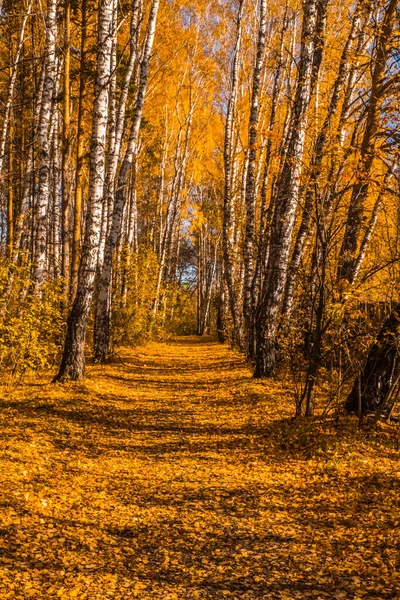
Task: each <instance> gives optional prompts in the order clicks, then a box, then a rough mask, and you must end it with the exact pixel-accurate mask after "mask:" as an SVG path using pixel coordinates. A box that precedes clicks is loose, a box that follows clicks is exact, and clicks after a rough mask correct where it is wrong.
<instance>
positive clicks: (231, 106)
mask: <svg viewBox="0 0 400 600" xmlns="http://www.w3.org/2000/svg"><path fill="white" fill-rule="evenodd" d="M243 10H244V0H240V1H239V7H238V15H237V20H236V40H235V48H234V53H233V63H232V70H231V81H230V90H229V99H228V106H227V113H226V121H225V139H224V176H225V186H224V215H223V235H222V247H223V258H224V275H225V279H226V285H227V289H228V299H229V307H230V310H231V315H232V321H233V327H234V338H235V339H234V341H235V342H236V343H237V344H238V346H239V347H243V340H242V314H241V313H242V311H241V309H240V306H239V298H238V294H237V291H236V289H235V277H234V256H233V253H234V248H233V243H232V241H233V240H232V238H233V233H234V221H235V217H234V204H233V186H232V181H233V177H234V173H235V160H234V156H233V147H234V137H235V134H234V124H235V108H236V103H237V96H238V87H239V69H240V53H241V47H242V26H243V25H242V20H243Z"/></svg>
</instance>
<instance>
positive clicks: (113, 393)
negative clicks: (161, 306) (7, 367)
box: [0, 338, 400, 600]
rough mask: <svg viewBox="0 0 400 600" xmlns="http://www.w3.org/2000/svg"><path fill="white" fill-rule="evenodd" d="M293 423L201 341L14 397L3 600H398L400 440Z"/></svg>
mask: <svg viewBox="0 0 400 600" xmlns="http://www.w3.org/2000/svg"><path fill="white" fill-rule="evenodd" d="M292 414H293V401H292V400H291V394H290V390H288V389H286V388H285V385H284V384H282V382H281V383H279V382H275V383H271V382H268V383H256V382H254V381H253V380H252V379H251V373H250V371H249V369H248V368H247V367H246V366H245V364H244V363H243V361H242V359H241V358H240V357H238V356H237V355H236V354H234V353H233V352H232V351H230V350H229V349H227V348H226V347H222V346H220V345H218V344H216V343H214V342H213V341H211V340H197V339H195V338H178V339H176V340H174V341H172V342H171V343H168V344H150V345H148V346H147V347H146V348H140V349H138V350H132V351H131V350H130V351H128V350H126V351H124V352H122V353H121V355H120V358H119V361H118V362H117V363H116V364H113V365H110V366H106V367H93V366H89V367H88V371H87V379H86V380H85V382H84V383H83V384H74V385H72V384H71V385H50V384H48V383H46V382H44V381H37V380H36V381H35V380H33V379H32V380H30V381H29V380H28V381H27V382H26V384H24V385H23V386H22V387H21V388H19V389H17V390H14V391H8V392H7V390H5V389H3V391H2V392H1V410H0V419H1V429H0V435H1V438H0V446H1V448H0V461H1V463H0V478H1V484H0V505H1V511H0V598H2V599H3V598H20V599H23V600H25V599H28V598H38V599H47V598H62V599H69V598H71V599H72V598H80V599H84V598H85V599H86V598H87V599H88V600H97V599H99V600H103V599H104V600H106V599H107V598H118V599H123V600H125V599H128V598H140V599H143V600H145V599H148V600H167V599H170V600H173V599H175V600H186V599H187V600H192V599H193V600H195V599H202V598H204V599H216V600H219V599H223V598H232V599H243V600H246V599H252V598H265V599H275V598H276V599H277V600H278V599H281V598H293V599H296V598H314V599H318V598H321V599H326V598H328V599H329V598H332V599H336V598H337V599H342V598H351V599H356V598H371V599H376V600H384V599H386V598H387V599H393V598H400V562H399V561H400V529H399V521H400V510H399V508H400V461H399V458H400V453H399V452H398V449H397V444H396V440H395V439H394V430H390V429H387V430H380V431H379V432H377V433H375V434H373V435H371V434H369V435H367V434H365V433H357V431H356V423H355V422H354V421H353V420H344V421H340V422H333V421H324V422H322V421H321V422H318V421H314V422H312V423H305V422H296V424H295V425H294V424H293V423H292V422H291V421H290V417H291V415H292Z"/></svg>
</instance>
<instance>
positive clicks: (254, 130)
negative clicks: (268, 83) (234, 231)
mask: <svg viewBox="0 0 400 600" xmlns="http://www.w3.org/2000/svg"><path fill="white" fill-rule="evenodd" d="M259 11H260V12H259V19H260V22H259V28H258V40H257V53H256V62H255V66H254V70H253V89H252V97H251V105H250V118H249V133H248V136H249V140H248V143H249V149H248V165H247V175H246V188H245V203H246V232H245V240H244V283H243V315H244V323H245V326H246V337H247V339H246V345H247V353H248V355H249V356H250V357H252V356H253V351H254V323H253V319H254V297H253V279H254V231H255V223H254V221H255V209H256V190H255V172H256V160H257V142H258V125H259V119H260V106H259V97H260V85H261V73H262V69H263V65H264V55H265V41H266V33H267V2H266V0H260V4H259Z"/></svg>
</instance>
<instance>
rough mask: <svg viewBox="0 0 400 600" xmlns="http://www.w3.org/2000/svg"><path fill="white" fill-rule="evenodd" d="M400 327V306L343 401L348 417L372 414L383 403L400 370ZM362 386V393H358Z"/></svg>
mask: <svg viewBox="0 0 400 600" xmlns="http://www.w3.org/2000/svg"><path fill="white" fill-rule="evenodd" d="M399 324H400V303H399V304H397V305H396V306H395V308H394V309H393V311H392V313H391V315H390V316H389V317H388V318H387V319H386V321H385V322H384V323H383V325H382V328H381V330H380V332H379V334H378V337H377V339H376V342H375V343H374V344H373V346H372V347H371V348H370V350H369V352H368V356H367V358H366V361H365V363H364V366H363V368H362V370H361V373H360V375H359V376H357V377H356V379H355V381H354V385H353V388H352V390H351V392H350V394H349V396H348V398H347V400H346V403H345V409H346V411H347V412H350V413H357V412H358V410H359V397H361V413H362V414H363V415H365V414H367V413H369V412H375V411H377V410H378V409H379V407H380V406H381V405H382V403H383V402H384V400H385V398H386V396H387V394H388V392H390V389H391V387H392V385H393V383H394V381H395V379H396V376H397V373H398V371H399V367H400V361H399V349H398V334H399ZM360 385H361V389H360Z"/></svg>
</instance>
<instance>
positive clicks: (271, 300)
mask: <svg viewBox="0 0 400 600" xmlns="http://www.w3.org/2000/svg"><path fill="white" fill-rule="evenodd" d="M317 5H318V2H317V1H316V0H307V1H306V2H305V3H304V16H303V26H302V37H301V39H302V43H301V55H300V64H299V76H298V83H297V90H296V97H295V102H294V108H293V117H292V123H291V135H290V139H289V144H288V151H287V155H286V158H285V162H284V165H283V168H282V171H281V174H280V176H279V178H278V181H277V184H276V190H277V192H276V201H275V202H274V204H275V210H274V216H273V221H272V226H271V242H270V252H269V258H268V264H267V272H266V280H265V282H264V286H263V291H262V296H261V298H260V304H259V306H258V308H257V314H256V327H257V344H256V356H255V359H256V361H255V362H256V368H255V373H254V376H255V377H266V376H270V375H272V373H273V371H274V367H275V362H276V333H277V329H278V323H279V313H280V306H281V302H282V299H283V294H284V290H285V284H286V273H287V268H288V261H289V252H290V246H291V240H292V233H293V228H294V223H295V216H296V209H297V204H298V197H299V189H300V177H301V173H302V163H303V153H304V144H305V135H306V128H307V121H308V108H309V104H310V99H311V83H312V76H313V65H314V50H315V31H316V24H317V13H318V11H317V7H318V6H317Z"/></svg>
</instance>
